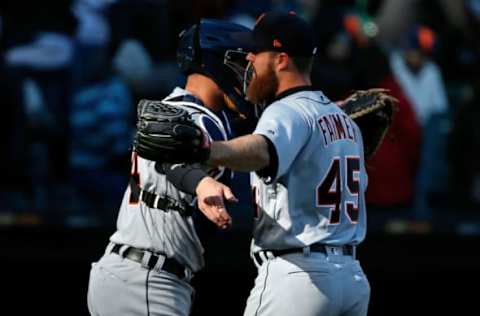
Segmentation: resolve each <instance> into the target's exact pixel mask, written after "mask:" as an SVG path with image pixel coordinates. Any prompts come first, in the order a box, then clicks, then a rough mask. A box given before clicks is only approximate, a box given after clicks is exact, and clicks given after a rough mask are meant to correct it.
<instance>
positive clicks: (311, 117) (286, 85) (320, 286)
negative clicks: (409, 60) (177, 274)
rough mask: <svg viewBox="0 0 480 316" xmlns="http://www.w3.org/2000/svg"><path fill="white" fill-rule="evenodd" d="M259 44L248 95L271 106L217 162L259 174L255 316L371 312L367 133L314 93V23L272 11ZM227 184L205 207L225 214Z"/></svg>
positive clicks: (259, 30)
mask: <svg viewBox="0 0 480 316" xmlns="http://www.w3.org/2000/svg"><path fill="white" fill-rule="evenodd" d="M250 41H251V42H252V43H254V45H255V50H254V51H253V53H250V54H248V57H247V59H248V60H249V61H250V66H251V67H249V72H248V73H250V74H251V82H250V84H249V85H248V89H247V96H248V98H249V99H250V100H251V101H252V102H254V103H256V104H269V106H268V107H266V109H265V110H264V112H263V113H262V115H261V117H260V120H259V122H258V125H257V127H256V129H255V131H254V132H253V134H250V135H245V136H241V137H238V138H234V139H232V140H230V141H221V142H213V143H212V147H211V153H210V158H209V161H208V163H209V164H211V165H222V166H226V167H228V168H231V169H234V170H242V171H254V172H252V173H251V185H252V190H253V194H254V197H255V202H256V211H257V213H256V214H257V216H256V219H255V227H254V231H253V240H252V245H251V256H252V258H253V260H254V262H255V264H256V266H257V267H258V276H257V278H256V280H255V285H254V287H253V289H252V290H251V292H250V296H249V298H248V301H247V305H246V309H245V315H275V316H278V315H312V316H313V315H316V316H318V315H366V314H367V309H368V303H369V297H370V286H369V283H368V280H367V278H366V276H365V274H364V273H363V271H362V268H361V266H360V264H359V262H358V261H357V260H356V259H355V252H356V247H357V246H358V245H359V244H360V243H361V242H362V241H363V239H364V237H365V233H366V210H365V190H366V186H367V174H366V172H365V162H364V150H363V143H362V142H363V141H362V135H361V131H360V129H359V128H358V126H357V125H356V123H355V122H353V121H352V120H351V119H350V118H349V117H348V116H347V115H346V114H345V113H344V112H343V111H342V110H341V109H340V108H339V107H338V106H337V105H336V104H335V103H333V102H331V101H330V100H329V99H328V98H327V97H326V96H325V95H324V94H323V93H322V92H320V91H313V90H312V88H311V81H310V72H311V65H312V56H313V55H314V53H315V47H314V41H313V35H312V30H311V29H310V27H309V26H308V25H307V23H305V22H304V21H303V20H302V19H300V18H299V17H297V16H296V15H295V14H294V13H288V14H286V13H267V14H264V15H262V16H261V17H260V18H259V19H258V21H257V24H256V26H255V28H254V30H253V33H251V34H250ZM247 77H248V76H247ZM215 186H217V188H218V190H217V192H219V193H218V194H217V195H212V194H211V192H212V191H213V187H215ZM223 188H224V187H223V186H220V185H217V184H215V183H214V182H213V181H208V182H207V181H205V182H204V181H203V180H202V181H201V182H200V183H199V184H198V187H197V188H196V192H197V197H198V200H199V203H202V204H199V205H200V208H201V210H202V211H205V212H212V211H215V210H217V209H221V210H224V207H225V206H224V204H223V201H222V198H223V196H222V195H225V196H228V194H229V193H228V192H226V193H225V194H224V193H223V191H222V190H223ZM207 191H208V192H207Z"/></svg>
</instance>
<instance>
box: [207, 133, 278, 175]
mask: <svg viewBox="0 0 480 316" xmlns="http://www.w3.org/2000/svg"><path fill="white" fill-rule="evenodd" d="M269 162H270V157H269V153H268V144H267V141H266V140H265V137H264V136H262V135H257V134H251V135H245V136H241V137H237V138H234V139H232V140H229V141H222V142H213V143H212V148H211V153H210V159H209V160H208V162H207V163H208V164H210V165H214V166H225V167H227V168H230V169H233V170H236V171H256V170H259V169H262V168H264V167H266V166H268V164H269Z"/></svg>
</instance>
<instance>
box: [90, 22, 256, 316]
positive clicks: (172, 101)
mask: <svg viewBox="0 0 480 316" xmlns="http://www.w3.org/2000/svg"><path fill="white" fill-rule="evenodd" d="M246 30H247V31H248V29H246V28H244V27H242V26H239V25H236V24H233V23H228V22H222V21H218V20H207V19H204V20H202V21H201V22H200V23H198V24H196V25H194V26H192V27H191V28H190V29H188V30H187V31H186V32H184V33H182V34H181V37H180V44H179V48H178V51H177V57H178V61H179V64H180V67H181V68H182V70H183V71H184V72H185V73H186V74H187V75H188V77H187V83H186V86H185V89H182V88H179V87H177V88H175V89H174V90H173V92H172V93H171V94H170V95H169V96H168V97H166V98H165V99H164V100H162V101H161V102H160V103H162V104H166V105H168V106H174V107H178V108H181V109H184V110H186V111H188V112H189V113H190V114H191V116H192V118H193V119H194V120H195V122H196V123H197V124H198V125H200V126H201V127H202V128H203V129H204V130H206V131H207V133H208V134H209V137H210V138H211V139H212V140H227V139H229V138H231V137H232V131H231V129H230V125H229V121H228V119H227V115H226V113H225V111H224V108H225V107H226V106H227V103H228V104H229V105H230V106H231V104H232V103H231V102H225V101H224V98H225V95H228V96H229V97H230V99H232V98H233V99H235V98H238V99H240V96H236V95H234V93H236V92H235V91H236V90H235V89H233V85H234V82H239V81H237V75H242V72H239V70H240V69H239V68H234V67H233V68H232V67H230V66H231V65H230V66H227V65H226V63H224V60H227V59H228V58H226V53H231V52H232V51H237V49H238V48H239V47H240V46H238V43H237V42H235V40H234V39H233V38H232V37H231V35H232V34H235V33H237V32H245V31H246ZM244 56H245V55H244ZM243 60H245V57H243ZM245 64H246V62H245ZM142 102H143V103H141V104H145V102H147V105H148V102H150V101H142ZM155 102H159V101H155ZM139 106H140V105H139ZM207 172H208V174H209V175H211V176H212V177H213V178H215V179H217V180H219V181H223V182H226V183H228V180H230V178H231V172H230V171H229V170H227V169H225V168H210V169H208V170H204V168H203V167H201V166H200V167H199V166H195V165H168V164H162V163H156V162H154V161H150V160H147V159H144V158H141V157H139V156H138V155H137V153H136V152H135V151H133V152H132V169H131V180H130V184H129V186H128V187H127V189H126V191H125V194H124V197H123V200H122V204H121V206H120V211H119V215H118V219H117V230H116V232H115V233H114V234H113V235H112V236H111V237H110V243H109V244H108V246H107V247H106V251H105V254H104V255H103V256H102V257H101V258H100V260H99V261H98V262H96V263H93V264H92V268H91V272H90V280H89V289H88V308H89V311H90V313H91V314H92V315H101V316H105V315H115V316H117V315H188V314H189V312H190V309H191V305H192V296H193V293H194V290H193V288H192V287H191V285H190V283H189V281H190V280H191V278H192V275H193V274H194V273H196V272H197V271H199V270H200V269H201V268H202V267H203V265H204V259H203V247H202V244H201V241H200V240H199V237H198V235H197V232H196V230H195V226H194V220H193V219H192V212H194V209H193V205H195V199H194V195H195V187H194V186H192V184H191V182H190V180H189V181H184V178H189V179H190V178H193V179H195V178H198V177H199V176H200V177H202V178H203V177H204V176H205V175H206V174H207ZM187 175H188V177H186V176H187ZM213 178H210V177H206V178H205V179H204V180H205V181H202V182H208V180H209V179H213ZM179 189H181V190H182V191H180V190H179ZM224 189H225V190H228V188H226V187H225V188H224ZM230 196H231V198H232V199H233V195H232V194H231V195H230ZM209 218H212V220H213V221H214V222H215V223H216V224H217V225H218V226H219V227H226V226H228V225H229V223H230V218H229V217H228V214H227V213H226V212H224V213H223V214H218V212H217V213H216V215H215V216H210V217H209Z"/></svg>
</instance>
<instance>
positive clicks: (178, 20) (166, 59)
mask: <svg viewBox="0 0 480 316" xmlns="http://www.w3.org/2000/svg"><path fill="white" fill-rule="evenodd" d="M269 10H286V11H291V10H293V11H296V12H297V14H299V15H301V16H303V17H304V18H306V19H307V20H308V21H309V22H310V23H312V25H313V26H314V28H315V30H316V32H317V34H316V35H317V42H318V52H317V58H316V61H315V65H314V71H313V78H312V79H313V85H314V86H315V87H316V88H318V89H320V90H322V91H324V92H325V94H326V95H327V96H329V97H330V98H331V99H332V100H340V99H342V98H345V97H346V96H348V94H349V93H350V92H351V91H352V90H354V89H367V88H372V87H381V88H386V89H389V90H390V93H391V94H392V95H393V96H395V97H396V98H397V99H398V100H399V104H398V110H397V112H396V114H395V118H394V122H393V125H392V127H391V128H390V130H389V132H388V133H387V135H386V137H385V140H384V143H383V144H382V146H381V147H380V148H379V150H378V151H377V153H376V154H375V155H374V156H373V157H372V158H371V159H370V160H369V161H367V165H368V175H369V187H368V191H367V203H368V211H369V214H370V215H369V220H370V218H372V217H378V218H382V217H383V218H389V217H390V218H393V217H395V218H397V217H401V218H408V219H415V220H421V221H431V220H432V219H435V218H437V217H438V216H437V215H438V214H441V215H443V214H453V213H455V214H457V215H458V214H459V213H463V214H466V216H468V215H469V214H474V213H475V212H477V211H478V209H479V207H480V164H479V163H477V157H478V156H479V154H478V151H480V124H479V121H480V108H479V105H478V104H479V103H480V40H479V38H478V34H480V0H458V1H456V0H439V1H427V0H356V1H355V0H343V1H338V0H243V1H241V0H198V1H194V0H180V1H168V0H62V1H34V0H15V1H12V0H2V2H1V3H0V100H1V102H2V108H3V116H2V117H3V118H4V119H3V122H2V124H1V128H2V132H1V133H0V137H1V138H2V140H1V141H2V148H3V150H2V151H3V154H2V155H1V161H0V168H1V169H2V170H1V174H2V176H3V181H0V186H1V187H0V224H2V223H3V224H12V223H13V224H15V223H17V224H18V223H20V224H21V223H30V224H37V223H50V224H60V225H64V224H66V225H71V226H91V225H102V224H106V225H113V224H114V219H115V215H116V213H117V211H118V206H119V203H120V200H121V196H122V194H123V190H124V189H125V186H126V184H127V181H128V175H129V170H130V169H129V168H130V166H129V163H130V151H129V150H130V149H131V143H132V136H133V133H134V128H135V120H136V104H137V102H138V100H139V99H141V98H153V99H161V98H163V97H164V96H166V95H167V94H168V93H169V91H171V90H172V88H173V87H175V86H177V85H182V84H183V83H184V78H183V77H182V75H181V73H180V72H179V70H178V68H177V65H176V61H175V48H176V40H177V35H178V34H179V33H180V32H181V31H182V30H183V29H184V28H186V27H188V26H189V25H191V24H193V23H195V22H196V21H198V20H199V19H200V18H202V17H210V18H220V19H228V20H231V21H234V22H237V23H239V24H243V25H245V26H248V27H253V24H254V23H255V19H256V17H257V16H258V15H259V14H261V13H262V12H264V11H269ZM245 179H247V178H243V180H241V181H243V182H245V181H246V180H245ZM242 184H245V183H242ZM241 188H243V190H247V186H246V185H245V186H243V185H240V184H239V185H238V188H237V189H238V190H242V189H241ZM247 191H248V190H247ZM238 194H239V195H240V196H245V197H246V196H249V194H248V192H240V193H238ZM244 205H245V207H249V204H248V203H244ZM244 214H245V216H249V215H250V214H251V212H245V213H244ZM446 224H448V223H446Z"/></svg>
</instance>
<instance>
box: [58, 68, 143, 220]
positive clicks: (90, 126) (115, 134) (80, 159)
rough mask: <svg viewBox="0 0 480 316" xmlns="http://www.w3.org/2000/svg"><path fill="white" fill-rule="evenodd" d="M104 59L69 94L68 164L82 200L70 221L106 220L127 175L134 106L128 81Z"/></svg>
mask: <svg viewBox="0 0 480 316" xmlns="http://www.w3.org/2000/svg"><path fill="white" fill-rule="evenodd" d="M103 65H104V67H101V68H98V69H96V72H95V73H96V75H95V76H92V77H91V78H90V80H89V82H88V83H86V84H85V85H84V86H83V87H82V88H81V89H79V90H78V91H77V92H76V93H75V95H74V96H73V102H72V115H71V125H72V140H71V155H70V157H71V158H70V159H71V162H70V164H71V171H72V172H71V174H72V182H73V184H74V186H75V188H76V190H77V192H78V194H79V197H80V198H81V200H80V201H78V202H79V205H78V206H77V208H76V210H74V213H73V214H71V215H72V216H70V217H69V218H68V219H67V221H68V224H69V225H89V224H95V223H98V222H99V221H100V222H104V223H108V222H109V221H110V220H111V218H112V216H114V214H112V213H111V210H114V209H115V205H116V203H117V202H118V198H119V197H120V196H121V195H122V193H123V188H124V186H125V183H126V182H127V180H128V179H127V177H126V176H125V174H128V173H126V172H125V171H126V170H128V163H129V149H130V147H131V144H132V137H133V134H132V133H133V121H134V114H135V110H134V106H133V104H132V98H131V95H130V92H129V90H128V87H127V86H126V85H125V84H124V83H123V82H122V81H121V80H120V79H119V78H118V77H116V76H114V75H112V73H111V71H110V70H109V67H108V66H107V65H109V63H108V62H107V61H105V63H104V64H103Z"/></svg>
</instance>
